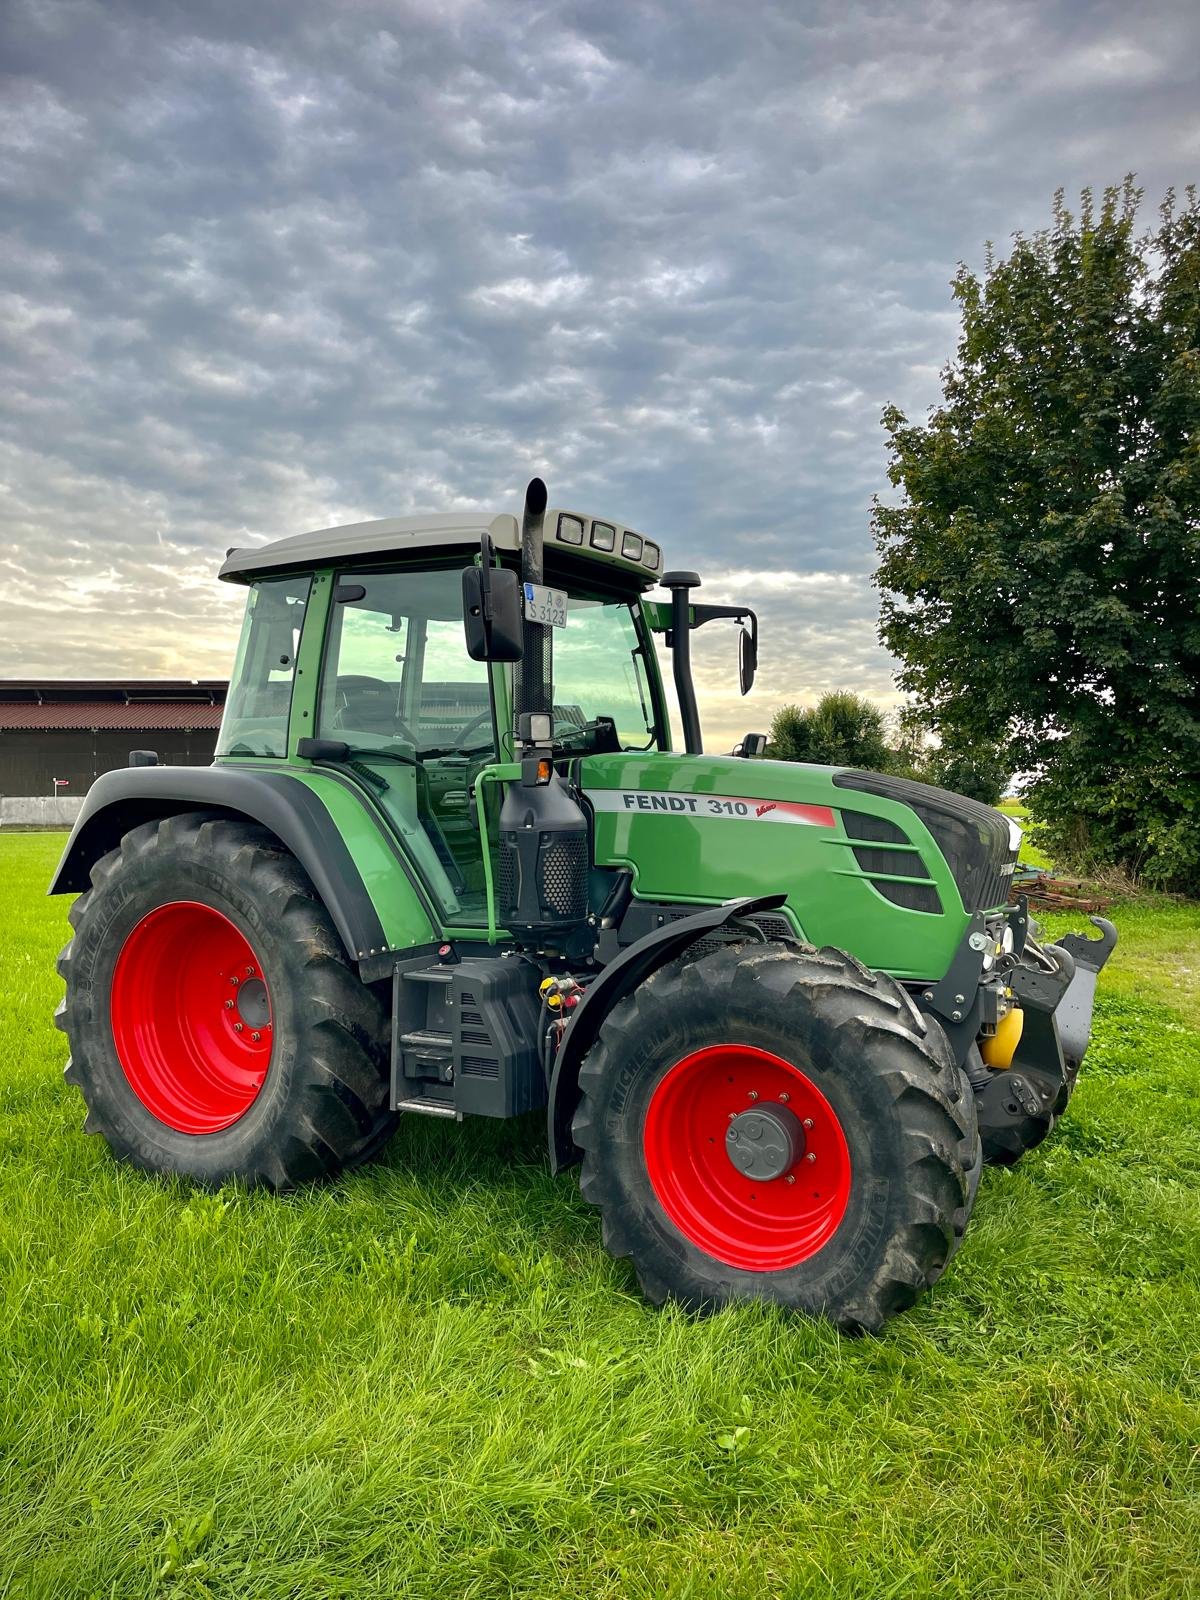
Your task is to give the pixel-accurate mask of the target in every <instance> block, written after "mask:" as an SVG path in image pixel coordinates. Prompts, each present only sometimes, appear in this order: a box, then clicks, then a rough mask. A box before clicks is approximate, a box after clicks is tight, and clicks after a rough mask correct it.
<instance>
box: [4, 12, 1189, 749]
mask: <svg viewBox="0 0 1200 1600" xmlns="http://www.w3.org/2000/svg"><path fill="white" fill-rule="evenodd" d="M1127 171H1135V172H1136V173H1137V175H1138V178H1139V181H1140V182H1141V183H1142V185H1143V186H1144V187H1145V189H1146V210H1147V213H1148V214H1152V208H1153V207H1154V206H1156V205H1157V203H1158V201H1159V200H1160V199H1161V197H1162V194H1163V192H1164V190H1165V189H1166V188H1167V186H1168V185H1172V184H1173V185H1175V186H1176V187H1177V188H1182V186H1183V185H1185V184H1186V183H1188V182H1190V181H1194V180H1196V179H1197V178H1200V7H1198V6H1197V5H1196V3H1195V0H1180V3H1178V4H1173V3H1159V0H1148V3H1146V4H1143V5H1141V6H1140V7H1131V6H1129V5H1128V4H1124V3H1122V4H1111V3H1098V4H1087V3H1079V0H1076V3H1073V4H1065V3H1057V0H1037V3H1029V4H1026V3H1013V0H1004V3H1000V0H979V3H971V0H908V3H905V0H894V3H891V4H885V3H874V0H871V3H866V0H835V3H829V4H824V3H822V4H806V3H803V0H798V3H777V4H776V3H768V0H743V3H741V4H738V5H733V4H729V3H728V0H726V3H720V4H717V3H711V0H692V3H690V4H688V5H680V4H678V3H674V0H664V3H655V0H648V3H643V4H623V3H620V0H595V3H580V4H553V3H551V4H537V3H534V0H515V3H510V0H481V3H476V0H436V3H435V0H339V3H337V4H333V5H331V4H329V3H328V0H322V3H320V4H316V3H312V0H287V3H283V0H258V3H253V4H246V3H245V0H241V3H238V4H233V3H225V0H191V3H188V0H157V3H155V4H145V5H136V4H129V3H123V0H103V3H91V0H5V4H4V5H3V6H0V227H2V236H0V676H34V675H39V676H40V675H46V676H49V675H53V676H75V677H83V676H125V675H134V676H144V677H150V676H155V675H181V676H186V677H199V676H210V675H213V676H215V675H222V674H224V673H226V672H227V671H228V668H229V664H230V661H231V658H232V650H233V642H234V639H235V636H236V630H237V622H238V613H239V610H240V605H241V601H242V593H241V592H240V591H238V590H237V589H233V588H231V587H230V586H227V585H222V584H219V583H217V582H216V579H215V572H216V568H217V566H218V564H219V562H220V559H221V557H222V555H223V553H224V551H225V549H226V548H227V547H228V546H230V545H245V544H249V543H255V542H258V541H261V540H266V539H270V538H277V537H281V536H283V535H286V534H290V533H295V532H298V531H302V530H304V529H306V528H317V527H325V526H329V525H331V524H336V523H340V522H351V521H358V520H362V519H365V518H369V517H382V516H395V515H405V514H408V513H411V512H417V511H423V510H445V509H449V508H453V507H460V506H461V507H471V508H475V509H486V510H488V511H490V512H495V511H502V510H512V511H517V510H519V507H520V503H521V497H522V492H523V487H524V484H525V482H526V481H527V479H528V478H529V477H530V476H531V475H532V474H533V473H535V472H537V473H541V474H542V475H543V476H544V477H545V478H546V480H547V483H548V485H549V490H550V498H551V502H552V503H554V504H565V505H570V506H573V507H580V508H582V509H585V510H588V511H591V512H593V513H594V514H597V515H601V516H611V517H614V518H617V519H620V520H622V521H624V522H626V523H627V524H629V525H631V526H633V527H636V528H639V529H642V530H643V531H644V532H646V533H647V534H650V535H652V536H653V537H655V538H656V539H659V540H660V541H661V542H662V544H663V546H664V549H665V552H666V559H667V564H668V565H672V566H683V567H692V568H695V569H697V570H698V571H700V572H701V573H702V575H703V577H704V586H703V589H702V591H701V595H700V598H705V599H709V600H719V601H733V600H739V601H746V602H748V603H750V604H752V605H755V606H756V607H757V608H758V610H759V613H760V616H761V621H762V647H761V654H760V670H759V680H758V685H757V686H756V688H755V690H754V691H753V693H752V694H751V696H750V697H749V698H748V699H746V700H744V701H743V700H740V699H739V697H738V694H737V690H736V683H735V678H736V653H735V648H734V638H733V630H732V628H729V627H724V628H723V627H722V625H719V624H713V625H711V626H710V627H708V628H706V629H705V630H704V631H703V633H702V634H700V635H698V638H697V677H698V680H699V692H700V699H701V706H702V710H703V711H704V713H705V717H704V720H705V738H706V745H707V747H708V748H709V749H727V748H729V747H730V745H731V744H732V742H733V740H734V739H736V738H738V737H740V735H741V734H742V733H743V732H745V731H747V730H749V729H755V730H760V729H761V730H763V731H765V729H766V727H767V725H768V723H769V720H770V716H771V713H772V711H773V710H774V709H775V708H776V707H777V706H778V705H780V704H782V703H787V702H811V701H812V700H813V699H814V698H815V697H816V696H817V695H819V694H820V693H821V692H822V691H824V690H826V689H829V688H851V689H856V690H859V691H861V692H863V693H866V694H869V695H870V696H872V697H873V698H874V699H876V700H878V701H879V702H880V703H881V704H884V705H888V706H891V705H894V704H896V703H897V699H898V697H897V696H896V694H895V692H894V687H893V680H892V673H893V670H894V663H893V662H892V661H891V660H890V659H889V657H888V656H887V655H886V653H885V652H884V651H883V650H882V648H881V646H880V645H879V643H878V640H877V635H876V620H877V610H878V596H877V594H876V592H875V591H874V589H873V588H872V585H871V573H872V569H873V566H874V550H873V545H872V541H871V535H870V521H869V518H870V504H871V498H872V495H873V494H876V493H888V492H889V490H888V485H887V480H886V466H887V457H886V450H885V441H884V435H883V432H882V429H881V427H880V425H879V416H880V412H881V410H882V408H883V407H884V405H886V404H888V403H895V404H897V405H899V406H900V407H901V408H902V409H903V410H904V411H905V412H906V413H907V414H908V415H909V416H910V417H919V416H921V415H922V414H924V412H925V410H926V409H927V408H928V407H929V406H931V405H932V404H934V403H935V402H936V400H937V398H938V393H939V383H938V374H939V370H940V368H941V366H942V365H943V363H944V362H945V361H946V360H947V358H948V357H950V356H951V354H952V353H953V349H954V344H955V337H956V331H957V317H956V314H955V310H954V306H953V303H952V301H951V297H950V289H949V282H950V279H951V277H952V275H953V272H954V269H955V264H956V263H957V262H958V261H959V260H965V261H966V262H968V263H969V264H971V265H973V266H976V267H977V266H979V265H980V264H981V263H982V260H983V255H984V247H985V241H987V240H989V239H991V240H994V241H996V243H997V245H998V246H999V247H1000V248H1001V249H1003V248H1004V244H1005V241H1006V240H1008V239H1009V238H1010V236H1011V235H1012V233H1013V232H1014V231H1016V230H1018V229H1024V230H1031V229H1034V228H1037V227H1039V226H1042V225H1044V224H1045V223H1046V221H1047V220H1048V218H1049V213H1050V206H1051V199H1052V196H1053V193H1054V191H1055V189H1056V188H1058V187H1059V186H1060V185H1061V186H1063V187H1064V188H1065V189H1066V190H1067V193H1068V196H1070V195H1072V194H1077V193H1078V191H1079V189H1080V188H1081V187H1082V186H1083V185H1085V184H1090V185H1092V186H1094V187H1096V188H1100V187H1102V186H1103V185H1104V184H1106V183H1116V182H1119V181H1120V179H1121V178H1122V176H1123V175H1124V174H1125V173H1126V172H1127Z"/></svg>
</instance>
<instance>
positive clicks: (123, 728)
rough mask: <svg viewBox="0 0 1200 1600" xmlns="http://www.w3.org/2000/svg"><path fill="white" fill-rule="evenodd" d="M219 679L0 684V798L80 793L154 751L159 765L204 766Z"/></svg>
mask: <svg viewBox="0 0 1200 1600" xmlns="http://www.w3.org/2000/svg"><path fill="white" fill-rule="evenodd" d="M227 687H228V684H227V682H226V680H225V679H223V678H198V679H192V678H155V679H128V680H124V681H123V680H118V679H110V678H42V679H32V678H7V679H0V797H3V796H8V795H49V794H53V793H55V792H56V790H55V779H60V780H61V779H65V780H66V782H65V784H60V786H59V788H58V790H57V793H59V794H60V795H64V796H67V797H75V796H81V795H84V794H86V793H87V790H88V787H89V785H90V784H91V782H92V780H93V779H94V778H98V777H99V776H100V774H101V773H102V772H109V771H111V769H112V768H113V767H124V766H128V764H129V752H130V751H131V750H155V751H157V752H158V758H159V760H160V761H161V762H162V763H163V764H164V765H170V766H206V765H207V764H208V763H209V762H210V761H211V760H212V757H213V747H214V745H215V744H216V739H217V729H218V728H219V726H220V723H221V710H222V707H223V706H224V704H225V691H226V689H227Z"/></svg>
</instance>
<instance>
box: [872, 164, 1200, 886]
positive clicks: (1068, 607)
mask: <svg viewBox="0 0 1200 1600" xmlns="http://www.w3.org/2000/svg"><path fill="white" fill-rule="evenodd" d="M1140 201H1141V191H1140V190H1139V189H1137V188H1135V187H1134V184H1133V181H1132V179H1127V180H1126V182H1125V184H1124V186H1123V187H1122V188H1120V189H1107V190H1105V192H1104V195H1103V199H1102V201H1101V204H1100V206H1099V210H1098V211H1097V210H1096V207H1095V206H1094V203H1093V198H1092V195H1091V193H1090V192H1089V191H1086V190H1085V191H1084V194H1083V197H1082V205H1081V209H1080V214H1079V216H1078V218H1076V217H1075V216H1073V215H1072V214H1071V212H1069V211H1068V210H1067V209H1066V207H1065V206H1064V204H1063V201H1062V197H1061V194H1060V195H1059V196H1056V198H1055V202H1054V209H1053V219H1052V223H1051V226H1050V227H1049V228H1048V229H1046V230H1045V231H1044V232H1040V233H1038V234H1036V235H1034V236H1033V237H1032V238H1025V237H1022V236H1020V235H1018V236H1017V237H1016V240H1015V242H1014V244H1013V247H1012V250H1011V252H1010V254H1009V255H1008V257H1007V259H1003V260H997V259H995V258H994V256H993V255H992V252H991V250H990V248H989V251H988V255H987V260H986V270H985V273H984V275H983V277H982V279H980V278H979V277H976V276H975V275H974V274H973V273H971V272H969V271H968V270H967V269H966V267H961V266H960V268H959V270H958V273H957V275H956V277H955V279H954V282H953V291H954V297H955V299H956V300H957V302H958V305H959V307H960V311H961V319H962V326H961V333H960V337H959V342H958V349H957V354H956V356H955V358H954V359H953V360H952V361H951V362H950V363H949V364H948V365H947V366H946V368H945V369H944V371H943V374H942V386H943V396H942V402H941V404H940V405H939V406H938V407H936V408H935V409H934V410H933V411H932V412H931V414H930V416H929V419H928V421H926V422H924V423H910V422H909V421H908V420H907V418H906V417H904V415H903V414H902V413H901V412H900V411H899V410H897V409H896V408H895V407H894V406H891V407H888V408H887V410H886V411H885V412H884V416H883V425H884V428H885V429H886V431H887V435H888V440H889V447H890V456H891V460H890V466H889V477H890V479H891V482H892V483H893V485H895V486H896V487H897V488H898V489H899V490H901V491H902V498H901V500H900V503H899V504H897V505H884V504H883V503H881V502H880V501H878V500H877V501H876V504H875V507H874V511H873V517H872V521H873V527H874V533H875V539H876V544H877V548H878V551H879V558H880V559H879V567H878V571H877V574H876V582H877V584H878V586H879V588H880V590H881V591H882V605H881V620H880V634H881V637H882V639H883V641H884V643H885V644H886V645H887V646H888V647H889V649H891V650H892V651H893V652H894V653H895V654H896V655H897V656H898V657H899V658H900V660H901V662H902V664H903V665H902V669H901V671H900V673H899V678H898V681H899V682H900V684H901V685H902V687H904V688H905V689H906V690H908V691H909V692H911V693H912V694H914V695H915V696H916V697H917V699H918V700H919V702H920V704H921V705H922V706H923V707H926V708H928V709H929V712H930V714H931V717H932V721H933V726H934V728H935V729H936V731H937V732H938V734H939V736H940V738H941V740H942V743H943V745H945V746H947V747H948V748H949V747H958V748H963V747H965V748H967V749H970V748H973V747H977V746H981V745H982V746H988V745H990V746H992V747H993V748H996V749H998V750H999V752H1000V761H1001V764H1002V765H1004V766H1005V767H1006V769H1007V770H1008V771H1009V772H1015V771H1023V772H1027V773H1030V774H1032V777H1033V780H1034V781H1033V787H1032V789H1031V790H1030V791H1029V793H1028V799H1029V803H1030V808H1031V810H1032V811H1033V814H1034V816H1035V819H1037V820H1039V821H1041V822H1042V823H1043V824H1044V825H1045V831H1047V832H1048V833H1049V834H1050V835H1051V838H1050V843H1051V844H1052V845H1054V846H1058V845H1064V846H1065V845H1068V844H1072V843H1073V845H1074V847H1075V849H1076V852H1077V854H1078V853H1080V852H1082V853H1085V854H1087V855H1089V856H1090V857H1091V858H1092V859H1093V860H1096V861H1109V862H1114V863H1119V864H1121V865H1123V866H1124V867H1126V868H1127V869H1130V870H1133V871H1135V872H1141V873H1142V874H1143V875H1145V876H1146V877H1148V878H1150V879H1151V880H1157V881H1159V882H1162V883H1164V884H1167V885H1171V886H1175V887H1179V888H1191V889H1197V888H1200V689H1198V684H1200V606H1198V604H1197V601H1198V597H1200V203H1198V201H1197V196H1196V192H1195V190H1194V189H1190V188H1189V189H1188V191H1187V194H1186V202H1185V203H1184V204H1183V206H1182V207H1181V208H1180V207H1177V206H1176V204H1175V199H1174V196H1173V195H1171V194H1169V195H1168V197H1167V200H1166V202H1165V203H1164V205H1163V207H1162V209H1161V211H1160V214H1159V221H1158V225H1157V227H1156V228H1154V229H1153V230H1152V231H1151V232H1150V233H1148V234H1145V235H1141V236H1139V235H1138V234H1137V233H1136V232H1135V226H1136V217H1137V211H1138V206H1139V203H1140Z"/></svg>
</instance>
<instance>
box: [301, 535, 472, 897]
mask: <svg viewBox="0 0 1200 1600" xmlns="http://www.w3.org/2000/svg"><path fill="white" fill-rule="evenodd" d="M461 570H462V569H461V568H460V567H443V568H435V569H432V570H430V569H423V570H411V569H404V568H400V569H394V570H392V571H388V572H370V571H361V572H356V571H345V572H341V573H339V574H338V578H337V583H336V586H335V590H334V604H333V609H332V612H331V616H330V624H329V635H328V639H327V641H326V649H325V661H324V666H323V670H322V675H321V690H320V695H319V704H318V711H317V728H318V733H319V734H321V735H322V736H323V737H325V738H329V739H337V740H340V741H343V742H344V743H346V744H347V745H349V747H350V751H351V757H350V768H349V771H350V773H351V774H352V775H354V776H355V778H356V781H358V782H359V783H360V785H361V786H362V787H363V788H364V789H365V790H366V791H367V793H368V794H369V795H370V796H371V798H372V800H373V802H374V803H375V805H376V806H377V807H378V809H379V810H380V811H381V812H382V813H383V814H384V815H385V817H386V818H387V820H388V822H389V823H390V824H391V827H392V829H393V831H394V832H395V833H396V834H397V835H398V837H399V838H400V840H401V841H402V843H403V844H404V847H405V849H406V850H407V852H408V854H409V856H410V857H411V859H412V861H413V863H414V865H415V867H416V868H417V870H418V872H419V873H420V875H421V877H422V879H423V880H424V882H425V884H426V885H427V887H428V888H429V890H430V891H431V893H432V894H433V896H434V899H435V900H436V902H437V904H438V906H439V907H440V909H441V911H442V914H443V917H444V919H445V921H446V922H449V923H465V924H467V925H471V924H477V925H481V926H482V925H484V924H486V921H487V907H486V899H485V893H484V871H483V854H482V846H481V843H480V836H479V828H478V825H477V822H476V820H475V818H474V815H473V812H472V808H471V804H470V793H471V789H472V787H473V785H474V781H475V777H476V775H477V774H478V772H479V771H480V770H481V769H482V768H483V767H484V766H486V765H488V764H489V763H490V762H492V761H494V760H495V759H496V738H495V726H496V724H495V716H494V710H493V700H492V683H491V680H490V677H489V671H488V668H487V666H486V665H485V664H484V663H482V662H476V661H472V660H471V659H470V657H469V656H468V655H467V652H466V645H465V641H464V638H463V626H462V586H461V585H462V578H461ZM491 836H492V837H493V838H494V834H492V835H491Z"/></svg>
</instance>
